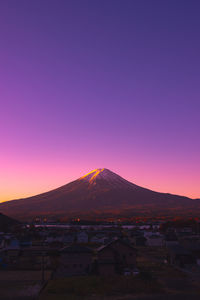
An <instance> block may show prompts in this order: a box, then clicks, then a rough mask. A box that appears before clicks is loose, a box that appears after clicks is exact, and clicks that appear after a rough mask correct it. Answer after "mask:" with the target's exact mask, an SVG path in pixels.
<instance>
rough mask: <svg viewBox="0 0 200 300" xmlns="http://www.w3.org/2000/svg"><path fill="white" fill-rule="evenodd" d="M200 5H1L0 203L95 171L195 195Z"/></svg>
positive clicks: (106, 1)
mask: <svg viewBox="0 0 200 300" xmlns="http://www.w3.org/2000/svg"><path fill="white" fill-rule="evenodd" d="M199 16H200V1H193V0H188V1H184V0H166V1H165V0H151V1H149V0H126V1H123V0H120V1H119V0H91V1H88V0H79V1H78V0H53V1H52V0H29V1H27V0H23V1H22V0H18V1H16V0H1V1H0V38H1V43H0V54H1V55H0V104H1V106H0V136H1V139H0V201H4V200H9V199H13V198H19V197H24V196H28V195H33V194H37V193H39V192H43V191H46V190H48V189H51V188H54V187H57V186H60V185H62V184H65V183H67V182H69V181H70V180H73V179H76V178H77V177H80V176H82V175H83V174H84V173H87V172H89V171H91V170H92V169H95V168H104V167H106V168H109V169H111V170H112V171H114V172H117V173H118V174H119V175H121V176H123V177H125V178H126V179H128V180H130V181H133V182H134V183H136V184H138V185H141V186H145V187H148V188H151V189H154V190H157V191H163V192H171V193H177V194H182V195H187V196H190V197H193V198H195V197H196V198H197V197H200V190H199V183H200V170H199V168H200V155H199V153H200V138H199V136H200V134H199V133H200V125H199V124H200V97H199V96H200V84H199V83H200V38H199V37H200V18H199Z"/></svg>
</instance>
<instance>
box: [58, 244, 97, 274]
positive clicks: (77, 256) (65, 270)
mask: <svg viewBox="0 0 200 300" xmlns="http://www.w3.org/2000/svg"><path fill="white" fill-rule="evenodd" d="M92 257H93V251H92V250H91V249H90V248H88V247H85V246H81V245H77V244H74V245H71V246H68V247H64V248H63V249H61V250H60V257H59V265H58V268H57V270H56V273H55V277H56V278H60V277H67V276H77V275H87V274H89V273H90V271H91V267H92Z"/></svg>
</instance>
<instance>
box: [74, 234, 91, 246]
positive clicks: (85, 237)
mask: <svg viewBox="0 0 200 300" xmlns="http://www.w3.org/2000/svg"><path fill="white" fill-rule="evenodd" d="M76 238H77V243H80V244H86V243H88V234H87V233H86V232H85V231H80V232H78V233H77V236H76Z"/></svg>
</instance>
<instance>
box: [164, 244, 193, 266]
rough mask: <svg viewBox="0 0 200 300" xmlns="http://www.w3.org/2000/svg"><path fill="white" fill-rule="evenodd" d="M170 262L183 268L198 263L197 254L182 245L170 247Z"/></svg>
mask: <svg viewBox="0 0 200 300" xmlns="http://www.w3.org/2000/svg"><path fill="white" fill-rule="evenodd" d="M168 262H169V263H170V264H171V265H177V266H179V267H181V268H183V267H186V266H188V265H192V264H196V258H195V256H194V255H193V254H192V253H191V252H190V251H188V250H187V249H185V248H184V247H182V246H180V245H173V246H170V247H168Z"/></svg>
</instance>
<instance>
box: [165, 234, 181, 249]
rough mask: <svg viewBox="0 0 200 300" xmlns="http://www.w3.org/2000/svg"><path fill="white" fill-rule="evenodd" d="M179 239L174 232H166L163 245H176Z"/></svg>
mask: <svg viewBox="0 0 200 300" xmlns="http://www.w3.org/2000/svg"><path fill="white" fill-rule="evenodd" d="M178 244H179V241H178V239H177V236H176V234H175V232H173V231H172V232H168V233H167V234H166V236H165V246H166V247H169V246H173V245H178Z"/></svg>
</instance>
